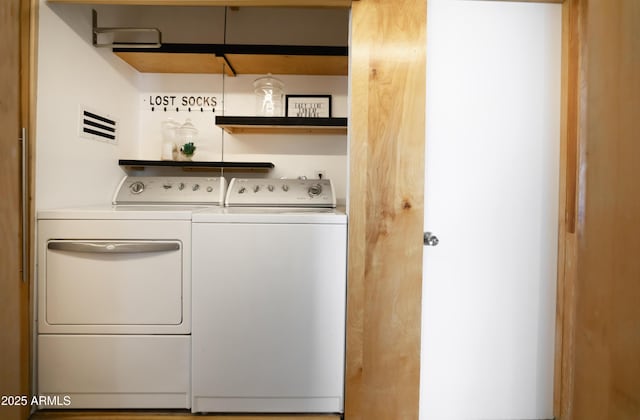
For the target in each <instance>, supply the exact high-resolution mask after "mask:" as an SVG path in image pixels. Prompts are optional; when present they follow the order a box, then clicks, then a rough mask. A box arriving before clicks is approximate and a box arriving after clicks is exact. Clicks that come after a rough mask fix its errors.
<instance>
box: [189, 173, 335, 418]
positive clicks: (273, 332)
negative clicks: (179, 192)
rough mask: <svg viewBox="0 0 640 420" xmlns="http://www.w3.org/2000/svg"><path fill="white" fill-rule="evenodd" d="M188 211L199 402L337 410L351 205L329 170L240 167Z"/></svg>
mask: <svg viewBox="0 0 640 420" xmlns="http://www.w3.org/2000/svg"><path fill="white" fill-rule="evenodd" d="M225 203H226V206H225V207H224V208H217V209H207V210H204V211H198V212H195V213H194V214H193V218H192V240H193V253H192V255H193V258H192V270H193V272H192V274H193V277H192V292H193V300H192V310H193V312H192V313H193V325H192V365H193V369H192V372H193V373H192V387H191V389H192V398H193V400H192V411H193V412H229V413H342V412H343V410H344V362H345V306H346V305H345V304H346V259H347V216H346V214H345V213H344V212H343V211H341V210H340V209H336V208H335V207H336V200H335V194H334V190H333V185H332V183H331V181H330V180H326V179H325V180H309V179H304V180H282V179H237V178H236V179H233V180H232V181H231V182H230V184H229V188H228V191H227V197H226V201H225Z"/></svg>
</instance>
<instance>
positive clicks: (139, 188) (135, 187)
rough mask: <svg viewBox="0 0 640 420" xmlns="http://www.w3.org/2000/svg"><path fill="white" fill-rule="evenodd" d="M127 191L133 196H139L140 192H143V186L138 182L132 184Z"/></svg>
mask: <svg viewBox="0 0 640 420" xmlns="http://www.w3.org/2000/svg"><path fill="white" fill-rule="evenodd" d="M129 189H130V190H131V192H132V193H134V194H140V193H141V192H142V191H144V184H143V183H142V182H140V181H136V182H134V183H133V184H131V186H130V187H129Z"/></svg>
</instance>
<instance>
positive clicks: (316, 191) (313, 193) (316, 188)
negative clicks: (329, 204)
mask: <svg viewBox="0 0 640 420" xmlns="http://www.w3.org/2000/svg"><path fill="white" fill-rule="evenodd" d="M307 193H308V194H309V197H317V196H319V195H320V194H322V185H320V184H315V185H312V186H310V187H309V189H308V190H307Z"/></svg>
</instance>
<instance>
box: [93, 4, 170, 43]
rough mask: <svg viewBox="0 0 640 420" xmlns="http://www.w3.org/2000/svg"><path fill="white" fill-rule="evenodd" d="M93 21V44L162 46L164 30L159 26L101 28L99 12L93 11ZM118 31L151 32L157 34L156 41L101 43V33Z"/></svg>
mask: <svg viewBox="0 0 640 420" xmlns="http://www.w3.org/2000/svg"><path fill="white" fill-rule="evenodd" d="M91 15H92V22H93V25H92V26H93V46H94V47H97V48H100V47H118V48H160V47H161V46H162V32H160V29H158V28H127V27H121V28H106V27H105V28H100V27H98V13H97V12H96V11H95V9H94V10H92V11H91ZM116 33H138V34H140V33H151V34H155V35H156V41H155V42H111V43H99V42H98V35H99V34H116Z"/></svg>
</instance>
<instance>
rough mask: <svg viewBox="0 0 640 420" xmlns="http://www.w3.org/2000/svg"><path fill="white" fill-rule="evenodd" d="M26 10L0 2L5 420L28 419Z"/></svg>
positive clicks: (1, 384) (0, 309)
mask: <svg viewBox="0 0 640 420" xmlns="http://www.w3.org/2000/svg"><path fill="white" fill-rule="evenodd" d="M25 3H26V2H25ZM23 11H24V9H23V8H22V7H21V1H20V0H3V1H2V2H0V39H2V42H1V43H0V57H2V59H1V60H0V147H1V150H0V174H1V176H0V183H1V184H0V194H1V198H0V206H1V207H2V212H1V213H0V217H1V219H0V241H2V247H1V248H0V249H1V253H0V272H1V273H2V275H1V276H0V396H1V398H2V401H0V418H2V419H6V420H13V419H23V418H26V417H27V415H28V412H29V406H28V403H29V401H28V398H29V392H28V391H29V385H28V361H29V347H28V334H29V332H28V331H29V327H28V324H29V323H28V314H29V311H28V307H29V302H28V289H29V284H28V282H23V281H22V246H21V244H22V242H21V240H22V238H21V235H22V230H21V203H22V200H21V163H20V162H21V145H20V136H21V130H20V127H21V76H20V70H21V54H20V45H21V32H20V31H21V25H20V23H21V18H22V15H21V13H22V12H23ZM27 21H28V19H27ZM16 397H17V400H16ZM22 397H25V398H26V399H27V400H25V399H24V398H22Z"/></svg>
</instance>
